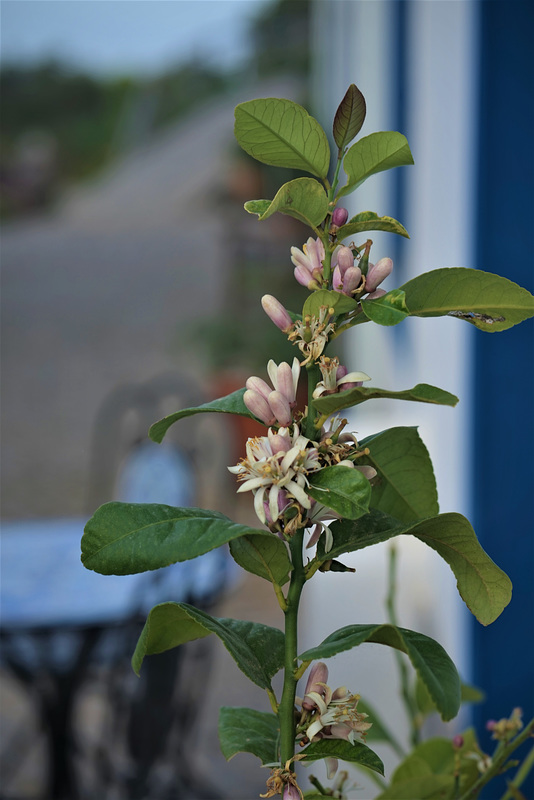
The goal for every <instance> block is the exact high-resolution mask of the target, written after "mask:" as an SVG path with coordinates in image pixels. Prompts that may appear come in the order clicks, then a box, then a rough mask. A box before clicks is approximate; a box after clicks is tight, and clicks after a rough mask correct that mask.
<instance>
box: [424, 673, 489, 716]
mask: <svg viewBox="0 0 534 800" xmlns="http://www.w3.org/2000/svg"><path fill="white" fill-rule="evenodd" d="M460 695H461V702H462V705H463V704H464V703H482V702H483V700H484V697H485V695H484V692H481V691H480V689H477V688H476V687H475V686H469V685H468V684H466V683H462V684H461V690H460ZM415 702H416V703H417V708H418V709H419V711H420V712H421V714H424V715H427V714H432V713H433V712H434V711H436V706H435V703H434V701H433V700H432V698H431V697H430V695H429V693H428V691H427V688H426V686H425V685H424V683H423V682H422V681H420V680H419V679H417V680H416V681H415Z"/></svg>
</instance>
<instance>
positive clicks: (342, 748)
mask: <svg viewBox="0 0 534 800" xmlns="http://www.w3.org/2000/svg"><path fill="white" fill-rule="evenodd" d="M300 755H303V756H305V758H304V759H303V763H304V764H310V763H311V762H312V761H317V760H318V759H320V758H340V759H341V760H342V761H350V762H351V763H352V764H360V765H361V766H362V767H368V769H372V770H373V771H374V772H378V773H379V774H380V775H383V774H384V765H383V764H382V761H381V760H380V759H379V757H378V756H377V754H376V753H374V752H373V751H372V750H371V748H370V747H367V745H365V744H362V742H355V743H354V744H350V742H344V741H342V740H341V739H320V740H319V741H318V742H312V743H311V744H309V745H308V746H307V747H305V748H304V750H301V751H300Z"/></svg>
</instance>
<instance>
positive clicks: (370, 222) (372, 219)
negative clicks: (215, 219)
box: [258, 201, 410, 241]
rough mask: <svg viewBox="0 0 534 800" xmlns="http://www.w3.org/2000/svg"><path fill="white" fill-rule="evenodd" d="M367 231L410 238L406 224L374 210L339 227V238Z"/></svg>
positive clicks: (358, 215) (361, 214)
mask: <svg viewBox="0 0 534 800" xmlns="http://www.w3.org/2000/svg"><path fill="white" fill-rule="evenodd" d="M258 202H261V201H258ZM365 231H386V233H397V234H398V235H399V236H404V238H405V239H409V238H410V236H409V234H408V231H407V230H406V228H405V227H404V225H401V224H400V222H398V221H397V220H396V219H393V217H379V216H378V214H376V213H375V212H374V211H360V213H359V214H356V216H355V217H352V218H351V219H349V221H348V222H347V223H345V225H341V226H340V228H339V229H338V231H337V238H338V239H339V240H340V241H341V240H342V239H346V238H347V236H354V235H355V234H356V233H364V232H365Z"/></svg>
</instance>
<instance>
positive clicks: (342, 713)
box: [297, 661, 372, 777]
mask: <svg viewBox="0 0 534 800" xmlns="http://www.w3.org/2000/svg"><path fill="white" fill-rule="evenodd" d="M327 680H328V667H327V666H326V664H323V663H322V662H321V661H318V662H317V663H315V664H314V665H313V667H312V668H311V670H310V674H309V676H308V681H307V683H306V689H305V693H304V698H303V699H302V700H299V699H298V698H297V702H300V705H301V708H302V713H301V717H300V723H299V726H298V731H299V733H300V735H301V737H302V742H303V743H304V744H307V743H308V741H318V740H319V739H344V740H345V741H347V742H350V743H351V744H354V743H355V742H365V737H366V735H367V731H368V730H369V728H370V727H371V725H372V723H371V722H366V720H367V718H368V715H367V714H363V713H361V712H359V711H358V710H357V707H358V702H359V700H360V695H358V694H351V693H350V692H349V691H348V690H347V687H346V686H341V687H339V688H338V689H335V690H334V691H332V689H331V688H330V687H329V686H328V685H327ZM327 766H328V768H329V777H331V775H333V774H334V773H335V771H336V769H337V759H327Z"/></svg>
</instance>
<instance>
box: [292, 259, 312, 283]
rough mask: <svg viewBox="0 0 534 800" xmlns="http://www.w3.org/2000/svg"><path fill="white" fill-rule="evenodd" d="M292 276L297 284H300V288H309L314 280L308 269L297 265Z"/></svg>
mask: <svg viewBox="0 0 534 800" xmlns="http://www.w3.org/2000/svg"><path fill="white" fill-rule="evenodd" d="M293 275H294V276H295V279H296V281H297V283H300V285H301V286H305V287H306V288H309V285H310V283H311V282H312V281H313V280H314V278H313V275H312V274H311V272H310V271H309V269H306V267H303V266H302V264H298V265H297V266H296V267H295V269H294V270H293Z"/></svg>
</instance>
